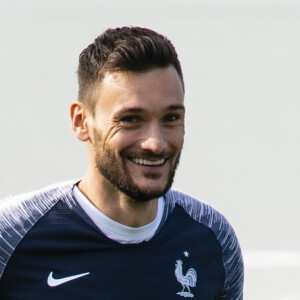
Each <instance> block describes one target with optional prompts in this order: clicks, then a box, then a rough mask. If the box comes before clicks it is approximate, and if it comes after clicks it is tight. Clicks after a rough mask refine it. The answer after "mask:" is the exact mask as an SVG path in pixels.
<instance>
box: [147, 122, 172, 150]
mask: <svg viewBox="0 0 300 300" xmlns="http://www.w3.org/2000/svg"><path fill="white" fill-rule="evenodd" d="M141 148H142V149H143V150H150V151H151V152H153V153H155V154H160V153H162V152H163V151H165V150H166V149H167V142H166V140H165V137H164V135H163V132H162V128H161V127H160V125H159V124H152V125H149V127H148V128H147V130H145V136H144V138H143V141H142V143H141Z"/></svg>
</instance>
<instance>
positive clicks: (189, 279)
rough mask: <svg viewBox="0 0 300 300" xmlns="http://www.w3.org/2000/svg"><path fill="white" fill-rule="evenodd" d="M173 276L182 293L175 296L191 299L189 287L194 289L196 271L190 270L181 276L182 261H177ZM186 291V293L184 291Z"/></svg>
mask: <svg viewBox="0 0 300 300" xmlns="http://www.w3.org/2000/svg"><path fill="white" fill-rule="evenodd" d="M175 276H176V278H177V281H178V282H179V283H180V284H181V285H182V291H181V292H178V293H177V295H180V296H183V297H185V298H193V297H194V294H192V293H191V290H190V287H195V286H196V282H197V273H196V270H195V269H193V268H190V269H189V270H188V271H187V272H186V274H185V275H183V274H182V260H177V261H176V264H175ZM186 289H187V291H185V290H186Z"/></svg>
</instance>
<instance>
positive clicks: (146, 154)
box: [121, 150, 174, 160]
mask: <svg viewBox="0 0 300 300" xmlns="http://www.w3.org/2000/svg"><path fill="white" fill-rule="evenodd" d="M173 155H174V152H173V151H164V152H162V153H159V154H157V153H153V152H152V151H151V150H142V151H132V150H131V151H129V150H128V151H124V152H123V153H121V156H122V157H130V158H134V157H136V158H141V159H146V160H159V159H165V158H169V157H171V156H173Z"/></svg>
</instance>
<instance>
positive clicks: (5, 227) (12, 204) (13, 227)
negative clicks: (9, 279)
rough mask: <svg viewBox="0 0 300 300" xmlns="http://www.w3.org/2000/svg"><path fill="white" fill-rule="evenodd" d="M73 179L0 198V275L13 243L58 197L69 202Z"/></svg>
mask: <svg viewBox="0 0 300 300" xmlns="http://www.w3.org/2000/svg"><path fill="white" fill-rule="evenodd" d="M74 184H75V181H68V182H63V183H58V184H54V185H51V186H48V187H46V188H43V189H41V190H38V191H34V192H30V193H26V194H20V195H16V196H10V197H6V198H4V199H1V200H0V236H1V239H0V261H1V264H0V277H1V274H2V272H3V270H4V268H5V266H6V264H7V262H8V260H9V258H10V256H11V255H12V253H13V251H14V250H15V248H16V246H17V245H18V244H19V242H20V241H21V240H22V238H23V237H24V236H25V235H26V233H27V232H28V231H29V230H30V229H31V228H32V227H33V226H34V225H35V223H36V222H37V221H38V220H39V219H40V218H41V217H42V216H44V215H45V214H46V213H47V212H48V211H49V210H50V209H51V208H52V207H53V206H54V205H55V204H56V203H57V202H58V201H59V200H61V199H63V200H64V201H65V202H66V203H67V204H70V205H71V201H73V200H72V199H73V198H72V187H73V185H74Z"/></svg>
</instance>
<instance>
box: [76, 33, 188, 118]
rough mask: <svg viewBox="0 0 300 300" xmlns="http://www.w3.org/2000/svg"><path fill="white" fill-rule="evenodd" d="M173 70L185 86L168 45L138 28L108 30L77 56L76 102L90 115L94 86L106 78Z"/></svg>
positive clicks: (159, 37)
mask: <svg viewBox="0 0 300 300" xmlns="http://www.w3.org/2000/svg"><path fill="white" fill-rule="evenodd" d="M170 65H172V66H174V68H175V69H176V71H177V73H178V75H179V77H180V79H181V81H182V85H183V86H184V81H183V75H182V70H181V65H180V61H179V59H178V55H177V53H176V50H175V48H174V46H173V44H172V43H171V41H170V40H169V39H168V38H166V37H165V36H163V35H161V34H159V33H157V32H155V31H153V30H150V29H147V28H141V27H122V28H115V29H111V28H110V29H107V30H106V31H104V32H103V33H102V34H101V35H100V36H98V37H97V38H96V39H95V41H94V43H92V44H90V45H89V46H88V47H87V48H86V49H84V50H83V51H82V52H81V54H80V56H79V66H78V72H77V73H78V83H79V92H78V99H79V101H81V102H83V103H84V104H85V105H86V106H87V107H88V108H89V109H90V111H91V112H92V113H93V111H94V108H95V104H96V103H95V99H93V96H92V92H93V85H95V84H96V83H99V82H100V81H101V80H102V79H103V77H104V76H105V74H107V73H113V72H122V71H132V72H145V71H148V70H150V69H152V68H164V67H168V66H170Z"/></svg>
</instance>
